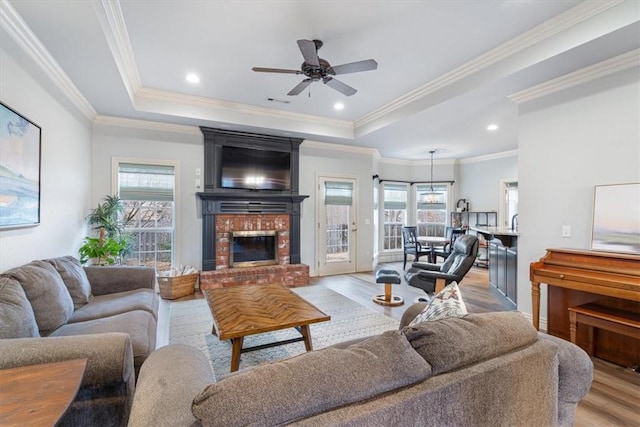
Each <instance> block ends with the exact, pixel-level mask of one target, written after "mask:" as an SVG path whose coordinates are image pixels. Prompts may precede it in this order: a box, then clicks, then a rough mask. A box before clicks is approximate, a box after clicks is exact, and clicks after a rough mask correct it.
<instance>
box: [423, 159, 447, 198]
mask: <svg viewBox="0 0 640 427" xmlns="http://www.w3.org/2000/svg"><path fill="white" fill-rule="evenodd" d="M435 152H436V150H431V151H429V154H431V180H430V181H429V184H430V189H429V191H428V192H426V193H422V194H420V201H421V202H422V203H426V204H434V203H438V202H439V201H440V196H442V195H443V193H438V192H436V191H435V190H434V189H433V153H435Z"/></svg>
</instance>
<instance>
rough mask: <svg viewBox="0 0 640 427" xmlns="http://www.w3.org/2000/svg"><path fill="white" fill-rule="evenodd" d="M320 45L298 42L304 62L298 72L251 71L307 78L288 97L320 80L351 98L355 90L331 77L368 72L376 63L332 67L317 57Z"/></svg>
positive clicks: (283, 70) (269, 69)
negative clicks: (301, 75) (297, 75)
mask: <svg viewBox="0 0 640 427" xmlns="http://www.w3.org/2000/svg"><path fill="white" fill-rule="evenodd" d="M322 44H323V43H322V42H321V41H320V40H298V47H299V48H300V52H302V56H303V57H304V62H303V63H302V65H301V67H300V70H286V69H282V68H262V67H253V68H252V70H253V71H258V72H261V73H284V74H304V75H305V76H306V77H307V78H306V79H304V80H302V81H301V82H300V83H298V85H297V86H296V87H294V88H293V89H291V90H290V91H289V93H287V95H289V96H294V95H299V94H300V93H301V92H302V91H303V90H305V89H306V88H307V86H309V85H310V84H311V83H312V82H317V81H320V80H322V82H323V83H324V84H326V85H327V86H329V87H331V88H333V89H335V90H337V91H338V92H340V93H342V94H344V95H346V96H351V95H353V94H355V93H356V92H357V90H356V89H354V88H352V87H351V86H349V85H347V84H344V83H342V82H341V81H340V80H336V79H334V78H333V77H332V76H337V75H339V74H347V73H358V72H360V71H369V70H375V69H377V68H378V63H377V62H376V61H375V60H373V59H366V60H364V61H357V62H350V63H348V64H342V65H336V66H335V67H333V66H331V64H329V61H327V60H325V59H322V58H320V57H318V49H320V48H321V47H322Z"/></svg>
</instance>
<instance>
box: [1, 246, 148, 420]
mask: <svg viewBox="0 0 640 427" xmlns="http://www.w3.org/2000/svg"><path fill="white" fill-rule="evenodd" d="M158 303H159V299H158V294H157V292H156V289H155V270H154V269H152V268H144V267H120V266H116V267H114V266H112V267H82V266H81V265H80V263H79V261H78V260H77V259H76V258H74V257H71V256H65V257H59V258H53V259H47V260H37V261H33V262H31V263H29V264H25V265H22V266H19V267H16V268H13V269H11V270H8V271H6V272H4V273H2V274H0V369H5V368H13V367H18V366H25V365H33V364H39V363H47V362H57V361H61V360H69V359H77V358H86V359H87V368H86V371H85V375H84V378H83V380H82V384H81V387H80V390H79V392H78V395H77V397H76V399H75V401H74V402H73V404H72V405H71V407H70V408H69V410H68V411H67V413H66V414H65V417H64V418H63V419H62V421H61V425H72V426H117V425H126V423H127V420H128V417H129V410H130V408H131V404H132V400H133V393H134V389H135V379H136V376H137V373H138V371H139V369H140V367H141V366H142V364H143V362H144V361H145V360H146V358H147V357H148V356H149V354H151V352H152V351H154V350H155V346H156V329H157V313H158Z"/></svg>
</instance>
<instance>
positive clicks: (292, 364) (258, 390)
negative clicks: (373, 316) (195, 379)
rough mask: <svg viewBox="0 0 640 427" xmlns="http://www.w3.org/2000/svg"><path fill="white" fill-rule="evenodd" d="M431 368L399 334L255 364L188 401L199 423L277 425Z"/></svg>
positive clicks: (409, 381)
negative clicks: (341, 347) (255, 365)
mask: <svg viewBox="0 0 640 427" xmlns="http://www.w3.org/2000/svg"><path fill="white" fill-rule="evenodd" d="M430 372H431V368H430V366H429V364H428V363H426V362H425V361H424V359H422V358H421V357H420V356H419V355H418V354H417V353H416V352H415V351H413V349H412V348H411V346H410V345H409V343H408V342H407V340H406V338H405V337H404V336H402V334H401V333H400V332H399V331H388V332H385V333H383V334H381V335H378V336H375V337H372V338H370V339H367V340H364V341H361V342H359V343H357V344H353V345H351V346H349V347H347V348H345V349H339V348H335V347H327V348H324V349H322V350H317V351H312V352H307V353H303V354H301V355H299V356H294V357H291V358H289V359H285V360H281V361H278V362H275V363H267V364H264V365H259V366H257V367H255V368H253V369H251V370H248V371H244V372H240V373H238V374H236V375H232V376H229V377H227V378H225V379H223V380H222V381H220V382H218V383H215V384H211V385H209V386H207V387H206V388H205V389H204V390H203V391H202V392H201V393H199V394H198V395H196V397H195V398H194V399H193V405H192V411H193V414H194V415H195V416H196V417H197V418H199V419H200V420H202V422H203V424H204V425H212V424H216V425H224V426H241V425H242V426H244V425H279V424H282V423H286V422H289V421H292V420H296V419H299V418H303V417H307V416H310V415H313V414H317V413H320V412H323V411H327V410H329V409H332V408H335V407H338V406H342V405H346V404H349V403H352V402H356V401H360V400H362V399H366V398H369V397H372V396H376V395H378V394H380V393H384V392H386V391H389V390H393V389H396V388H399V387H403V386H406V385H409V384H413V383H415V382H418V381H421V380H423V379H425V378H427V377H428V376H429V375H430Z"/></svg>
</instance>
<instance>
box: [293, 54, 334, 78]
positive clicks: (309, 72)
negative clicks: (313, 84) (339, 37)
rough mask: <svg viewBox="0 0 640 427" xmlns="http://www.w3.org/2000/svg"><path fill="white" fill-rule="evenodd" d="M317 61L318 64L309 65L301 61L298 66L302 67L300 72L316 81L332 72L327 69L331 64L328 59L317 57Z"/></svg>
mask: <svg viewBox="0 0 640 427" xmlns="http://www.w3.org/2000/svg"><path fill="white" fill-rule="evenodd" d="M318 62H319V63H320V66H316V65H309V64H307V63H306V62H303V63H302V65H301V66H300V68H301V69H302V74H304V75H305V76H307V77H309V78H310V79H312V80H313V81H318V80H320V79H322V78H324V77H326V76H328V75H329V74H333V73H330V72H329V69H330V68H331V64H329V61H326V60H324V59H322V58H318Z"/></svg>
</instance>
